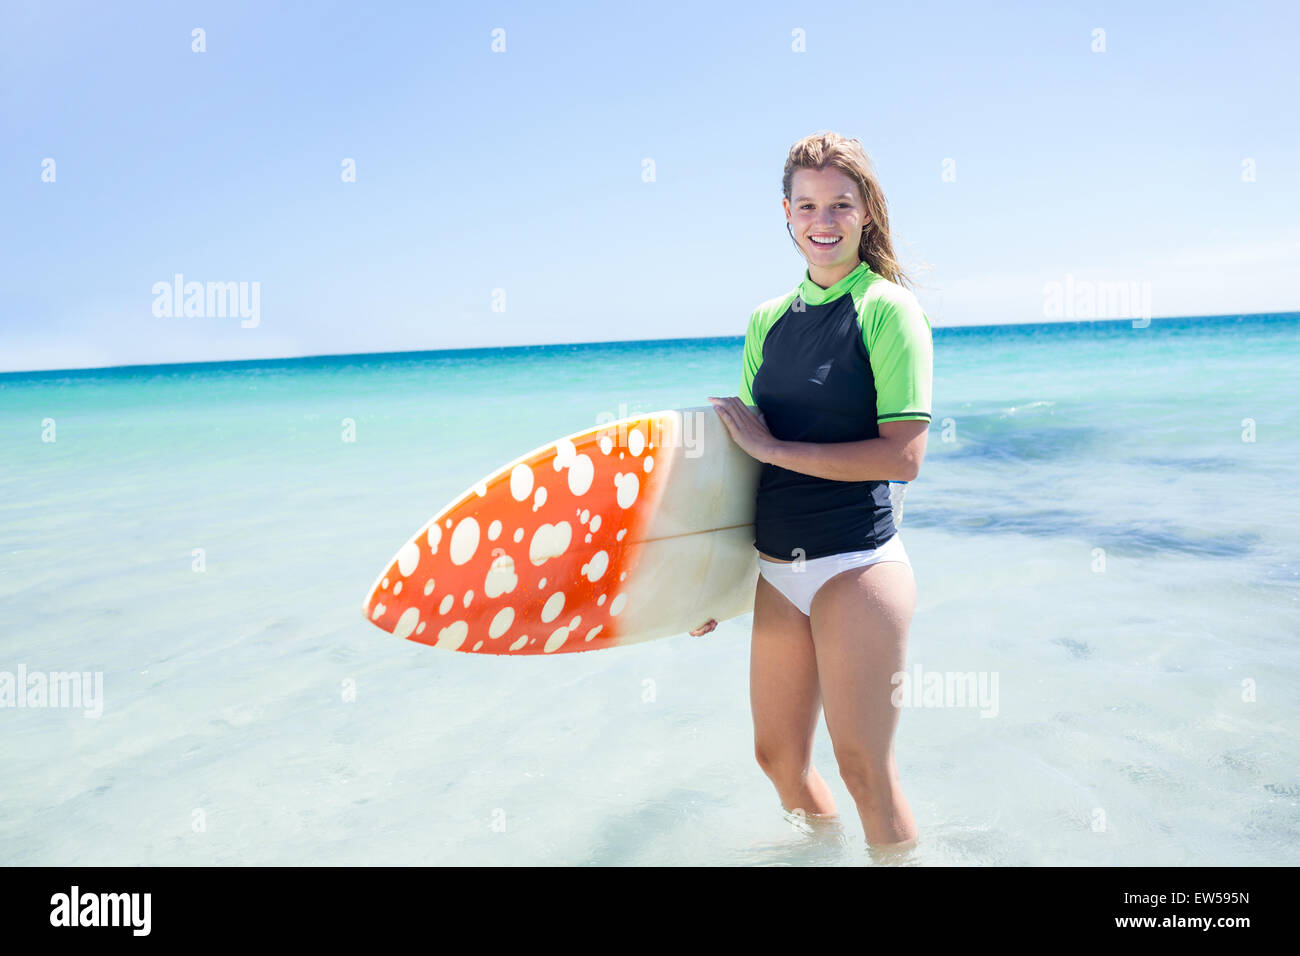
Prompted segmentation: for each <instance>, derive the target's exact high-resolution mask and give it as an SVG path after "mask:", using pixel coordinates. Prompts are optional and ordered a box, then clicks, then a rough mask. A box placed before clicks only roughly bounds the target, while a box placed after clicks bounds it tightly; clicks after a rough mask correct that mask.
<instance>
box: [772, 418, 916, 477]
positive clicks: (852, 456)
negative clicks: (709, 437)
mask: <svg viewBox="0 0 1300 956" xmlns="http://www.w3.org/2000/svg"><path fill="white" fill-rule="evenodd" d="M877 427H878V428H879V429H880V437H879V438H867V439H865V440H863V441H845V442H829V443H817V442H803V441H777V440H776V439H775V438H773V439H772V440H771V443H770V444H768V445H767V446H766V453H765V454H766V457H763V458H759V460H760V461H766V462H770V463H771V464H773V465H776V466H777V467H778V468H784V469H786V470H787V471H797V472H799V473H800V474H804V475H813V476H814V477H816V478H829V479H830V480H831V481H886V480H888V481H914V480H915V479H916V476H917V475H918V474H920V472H921V461H922V459H924V458H925V441H926V437H927V435H928V434H929V431H930V423H929V422H926V421H901V422H881V423H880V424H879V425H878V426H877Z"/></svg>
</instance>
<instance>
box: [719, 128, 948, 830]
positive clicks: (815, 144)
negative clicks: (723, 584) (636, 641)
mask: <svg viewBox="0 0 1300 956" xmlns="http://www.w3.org/2000/svg"><path fill="white" fill-rule="evenodd" d="M782 189H783V192H784V194H785V198H784V199H783V201H782V202H783V205H784V207H785V216H786V223H787V225H786V228H787V230H788V231H789V232H790V236H791V238H792V239H793V240H794V242H795V245H796V246H797V247H798V249H799V251H800V253H801V254H802V255H803V256H804V258H805V259H806V260H807V262H808V268H807V271H806V272H805V275H804V277H803V280H802V281H801V282H800V284H799V285H798V286H797V287H796V288H795V289H794V290H792V291H790V292H789V293H787V294H786V295H784V296H781V297H778V298H775V299H771V300H769V301H767V302H764V303H763V304H762V305H760V306H759V307H758V308H757V309H756V310H755V311H754V313H753V314H752V315H751V317H750V321H749V328H748V331H747V333H746V336H745V348H744V359H743V379H742V386H741V394H740V396H738V397H730V398H714V397H712V396H711V397H710V398H709V401H711V402H713V403H714V408H715V409H716V411H717V413H718V415H719V416H720V417H721V419H722V421H723V423H724V424H725V425H726V427H727V430H728V432H730V434H731V437H732V438H733V439H734V440H735V442H736V444H738V445H739V446H740V447H741V448H743V449H744V450H745V451H746V452H747V453H749V454H750V455H752V456H753V457H754V458H756V459H758V460H759V461H760V462H762V463H763V467H762V472H761V478H760V482H759V489H758V501H757V511H756V517H755V526H754V538H755V541H754V546H755V548H756V549H757V550H758V552H759V572H760V573H759V580H758V584H757V590H756V591H755V594H754V629H753V638H752V644H751V652H750V696H751V705H752V709H753V716H754V750H755V756H756V757H757V759H758V763H759V765H760V766H761V767H762V768H763V770H764V772H765V773H766V774H767V775H768V777H769V778H770V779H771V780H772V783H773V784H775V786H776V790H777V794H778V795H779V796H780V799H781V802H782V804H783V805H784V807H785V808H786V810H789V811H794V810H796V809H802V811H803V812H804V813H805V814H806V815H807V816H808V817H815V816H820V817H832V816H834V815H835V813H836V809H835V802H834V800H833V799H832V798H831V794H830V791H829V790H828V789H827V787H826V783H825V781H823V780H822V778H821V776H820V775H819V774H818V773H817V770H816V768H815V767H813V765H812V751H813V737H814V734H815V732H816V729H817V717H818V713H819V711H820V710H821V709H823V708H824V709H825V713H826V727H827V730H828V731H829V732H830V736H831V741H832V743H833V744H834V749H835V760H836V762H837V763H838V764H839V771H840V776H841V777H842V778H843V780H844V783H845V785H846V787H847V788H848V791H849V793H850V794H851V795H852V797H853V800H854V802H855V803H856V804H857V807H858V813H859V815H860V816H861V819H862V825H863V829H864V830H865V832H866V837H867V842H868V844H870V846H871V847H872V848H883V847H889V848H895V849H904V848H907V847H910V846H912V845H913V844H914V843H915V841H916V837H917V830H916V824H915V822H914V821H913V819H912V812H911V809H910V808H909V807H908V804H907V800H906V799H905V798H904V796H903V791H902V789H901V787H900V785H899V780H898V768H897V764H896V763H895V760H894V751H893V736H894V728H895V727H896V726H897V724H898V717H899V714H898V710H897V708H895V707H894V706H893V704H892V701H891V695H892V692H893V691H894V689H895V687H896V686H897V685H896V684H895V683H894V682H893V681H892V680H891V678H892V677H893V676H894V675H895V674H898V673H900V672H902V671H903V669H904V660H905V657H906V649H907V629H908V626H909V624H910V623H911V618H912V611H913V609H914V608H915V606H916V585H915V582H914V580H913V577H912V568H911V564H910V563H909V561H908V558H907V552H906V551H905V550H904V549H903V544H902V540H901V538H900V537H899V535H898V533H897V531H896V529H895V528H894V524H893V518H892V515H891V509H890V500H889V484H888V482H889V480H890V479H894V480H902V481H911V480H913V479H914V478H916V476H917V472H918V471H919V469H920V466H921V460H922V458H923V457H924V455H925V442H926V433H927V431H928V429H929V421H930V379H931V366H932V358H931V356H932V351H931V337H930V320H929V318H928V317H927V316H926V314H925V312H924V311H922V309H921V307H920V305H919V304H918V303H917V301H916V299H915V297H914V296H913V295H912V293H911V292H909V291H908V290H907V289H906V288H904V286H903V284H904V283H906V282H907V281H908V280H907V277H906V276H905V275H904V273H903V271H902V270H901V269H900V268H899V265H898V262H897V260H896V259H895V257H894V251H893V246H892V243H891V240H890V235H889V219H888V216H887V213H886V209H885V198H884V194H883V193H882V192H881V189H880V184H879V182H878V181H877V180H876V175H875V172H874V170H873V169H872V167H871V162H870V160H869V159H868V158H867V155H866V153H865V152H864V150H863V148H862V145H861V143H859V142H858V141H857V140H856V139H846V138H844V137H842V136H839V135H837V134H835V133H820V134H815V135H813V136H809V137H807V138H805V139H803V140H801V141H800V142H798V143H796V144H795V145H794V147H793V148H792V149H791V150H790V155H789V157H788V158H787V160H786V164H785V175H784V178H783V181H782ZM751 406H753V407H752V408H751ZM713 626H714V624H713V622H709V624H706V625H705V626H704V627H703V628H701V629H700V630H699V631H697V632H695V633H704V632H707V631H708V630H711V629H712V627H713Z"/></svg>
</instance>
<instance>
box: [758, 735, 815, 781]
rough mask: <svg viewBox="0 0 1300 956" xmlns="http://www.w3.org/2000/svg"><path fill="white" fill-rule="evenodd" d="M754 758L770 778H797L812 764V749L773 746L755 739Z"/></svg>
mask: <svg viewBox="0 0 1300 956" xmlns="http://www.w3.org/2000/svg"><path fill="white" fill-rule="evenodd" d="M754 759H755V760H756V761H757V762H758V765H759V767H760V768H762V770H763V772H764V773H765V774H767V775H768V776H769V777H771V778H772V779H779V780H797V779H799V778H800V777H802V776H804V775H805V774H806V773H807V772H808V768H809V767H811V766H812V751H810V750H808V749H806V748H804V747H792V746H785V747H775V746H771V745H767V744H764V743H763V742H761V741H756V742H755V743H754Z"/></svg>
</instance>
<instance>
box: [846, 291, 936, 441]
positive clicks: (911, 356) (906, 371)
mask: <svg viewBox="0 0 1300 956" xmlns="http://www.w3.org/2000/svg"><path fill="white" fill-rule="evenodd" d="M867 304H868V308H869V309H870V314H869V315H868V316H867V321H865V322H864V323H863V340H864V342H865V344H866V346H867V357H868V358H869V359H870V361H871V372H872V375H873V376H874V377H875V379H876V422H877V423H880V422H901V421H908V420H919V421H927V422H928V421H929V420H930V389H931V379H932V377H933V374H934V344H933V340H932V337H931V334H930V317H929V316H928V315H926V314H925V311H924V310H923V309H922V308H921V304H920V303H919V302H917V301H916V297H915V296H914V295H912V293H911V292H909V291H907V290H906V289H904V288H902V287H901V286H898V285H895V284H894V283H892V282H876V283H874V284H873V285H872V286H871V288H870V290H869V294H868V298H867Z"/></svg>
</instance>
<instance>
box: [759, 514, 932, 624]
mask: <svg viewBox="0 0 1300 956" xmlns="http://www.w3.org/2000/svg"><path fill="white" fill-rule="evenodd" d="M881 561H902V562H903V563H904V564H906V565H907V566H908V567H911V565H912V562H911V561H909V560H908V559H907V549H906V548H904V547H903V539H902V537H900V536H899V534H898V532H894V536H893V537H892V538H890V539H889V540H888V541H886V542H885V543H884V544H882V545H881V546H880V547H878V548H873V549H871V550H869V551H845V552H844V553H842V554H828V555H826V556H825V557H821V558H810V559H806V560H804V561H792V562H790V563H789V564H785V563H783V562H780V561H769V560H768V559H767V558H765V557H763V555H762V554H760V555H759V556H758V573H759V574H761V575H762V576H763V577H764V578H766V579H767V582H768V583H769V584H771V585H772V587H774V588H776V589H777V590H778V591H780V592H781V593H782V594H784V595H785V596H786V597H787V598H789V600H790V603H791V604H793V605H794V606H795V607H797V608H798V609H799V610H800V611H802V612H803V613H804V614H811V613H812V602H813V597H814V596H815V595H816V594H817V592H818V591H819V590H821V586H822V585H823V584H825V583H826V582H827V581H829V580H830V579H831V578H833V577H834V576H835V575H837V574H839V573H840V572H841V571H847V570H849V569H850V568H865V567H866V566H867V565H869V564H878V563H880V562H881Z"/></svg>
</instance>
